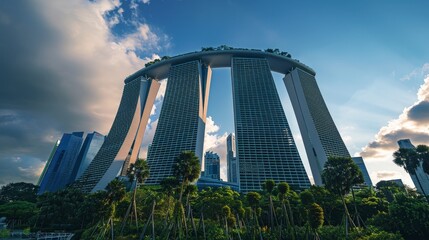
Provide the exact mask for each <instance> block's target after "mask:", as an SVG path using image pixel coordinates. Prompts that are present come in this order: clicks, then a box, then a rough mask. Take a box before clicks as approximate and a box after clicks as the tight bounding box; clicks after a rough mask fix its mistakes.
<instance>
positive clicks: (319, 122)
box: [283, 68, 350, 185]
mask: <svg viewBox="0 0 429 240" xmlns="http://www.w3.org/2000/svg"><path fill="white" fill-rule="evenodd" d="M283 80H284V83H285V85H286V88H287V90H288V93H289V97H290V99H291V102H292V106H293V109H294V111H295V115H296V118H297V120H298V125H299V129H300V131H301V136H302V139H303V141H304V146H305V151H306V152H307V157H308V161H309V163H310V167H311V172H312V173H313V178H314V182H315V183H316V185H322V176H321V174H322V171H323V168H324V166H325V162H326V161H327V159H328V157H330V156H337V157H350V154H349V151H348V150H347V148H346V145H345V144H344V142H343V140H342V138H341V135H340V133H339V132H338V130H337V127H336V126H335V123H334V120H333V119H332V117H331V114H330V113H329V111H328V108H327V106H326V104H325V101H324V100H323V97H322V94H321V93H320V90H319V87H318V86H317V83H316V79H315V78H314V74H312V73H309V72H308V71H305V70H303V69H300V68H294V69H292V70H291V71H290V72H289V73H288V74H286V76H285V78H284V79H283Z"/></svg>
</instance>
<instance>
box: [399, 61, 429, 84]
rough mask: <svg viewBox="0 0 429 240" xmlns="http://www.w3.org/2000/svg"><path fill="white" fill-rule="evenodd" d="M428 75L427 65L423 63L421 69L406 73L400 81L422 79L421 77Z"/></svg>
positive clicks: (428, 66)
mask: <svg viewBox="0 0 429 240" xmlns="http://www.w3.org/2000/svg"><path fill="white" fill-rule="evenodd" d="M428 73H429V63H425V64H423V66H422V67H420V68H416V69H414V70H413V71H411V72H410V73H408V74H406V75H405V76H403V77H402V78H401V80H402V81H409V80H411V79H412V78H415V77H422V76H424V75H426V74H428Z"/></svg>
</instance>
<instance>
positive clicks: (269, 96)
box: [231, 58, 310, 192]
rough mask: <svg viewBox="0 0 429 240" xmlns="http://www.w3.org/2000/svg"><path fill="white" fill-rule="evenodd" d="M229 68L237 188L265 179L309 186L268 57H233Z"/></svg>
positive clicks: (257, 185)
mask: <svg viewBox="0 0 429 240" xmlns="http://www.w3.org/2000/svg"><path fill="white" fill-rule="evenodd" d="M231 70H232V89H233V101H234V120H235V121H234V123H235V134H236V141H237V145H236V147H237V160H238V165H239V180H238V181H239V186H240V191H243V192H249V191H254V190H261V183H262V182H264V181H265V180H268V179H273V180H274V181H275V182H277V183H278V182H287V183H289V184H290V185H292V186H295V187H298V188H308V187H310V181H309V179H308V176H307V173H306V172H305V169H304V165H303V163H302V161H301V158H300V156H299V153H298V150H297V148H296V146H295V142H294V139H293V137H292V133H291V131H290V128H289V125H288V122H287V120H286V115H285V113H284V111H283V107H282V105H281V101H280V98H279V96H278V94H277V89H276V86H275V83H274V79H273V77H272V75H271V70H270V66H269V64H268V61H267V60H266V59H263V58H233V59H232V66H231Z"/></svg>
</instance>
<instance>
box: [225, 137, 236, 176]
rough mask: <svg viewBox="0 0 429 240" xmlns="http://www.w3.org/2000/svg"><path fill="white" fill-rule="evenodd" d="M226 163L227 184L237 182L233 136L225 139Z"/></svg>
mask: <svg viewBox="0 0 429 240" xmlns="http://www.w3.org/2000/svg"><path fill="white" fill-rule="evenodd" d="M226 162H227V179H228V182H233V183H237V182H238V165H237V158H236V157H235V135H234V134H233V133H231V134H229V135H228V137H227V138H226Z"/></svg>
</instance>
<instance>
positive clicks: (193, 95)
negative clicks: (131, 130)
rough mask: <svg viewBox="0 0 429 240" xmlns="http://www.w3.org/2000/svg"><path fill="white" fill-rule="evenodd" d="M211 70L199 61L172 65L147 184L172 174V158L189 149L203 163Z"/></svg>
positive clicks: (151, 155) (153, 146) (150, 161)
mask: <svg viewBox="0 0 429 240" xmlns="http://www.w3.org/2000/svg"><path fill="white" fill-rule="evenodd" d="M210 79H211V69H210V67H208V66H206V65H204V64H201V62H200V61H190V62H186V63H182V64H177V65H173V66H171V68H170V71H169V74H168V81H167V88H166V91H165V96H164V102H163V103H162V108H161V113H160V116H159V120H158V126H157V128H156V132H155V136H154V138H153V142H152V145H151V147H150V151H149V153H148V157H147V161H148V165H149V167H150V176H149V178H148V179H147V180H146V184H159V183H160V182H161V181H162V180H163V179H164V178H167V177H169V176H171V175H172V174H173V168H172V167H173V164H174V162H175V159H176V158H177V157H178V156H179V154H180V153H181V152H183V151H192V152H194V153H195V155H196V156H197V157H198V158H199V159H200V163H201V162H202V157H203V156H202V155H203V145H204V131H205V124H206V113H207V104H208V97H209V96H208V95H209V89H210Z"/></svg>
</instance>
